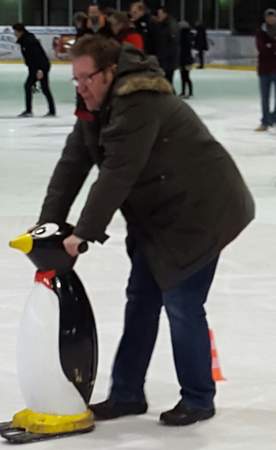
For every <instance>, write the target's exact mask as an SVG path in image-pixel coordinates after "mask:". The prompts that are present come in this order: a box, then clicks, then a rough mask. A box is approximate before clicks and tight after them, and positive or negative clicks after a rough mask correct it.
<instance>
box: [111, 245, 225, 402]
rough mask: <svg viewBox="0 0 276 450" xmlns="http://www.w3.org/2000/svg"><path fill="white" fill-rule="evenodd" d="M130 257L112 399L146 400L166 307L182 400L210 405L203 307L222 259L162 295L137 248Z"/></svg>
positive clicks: (211, 387)
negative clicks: (161, 319)
mask: <svg viewBox="0 0 276 450" xmlns="http://www.w3.org/2000/svg"><path fill="white" fill-rule="evenodd" d="M129 254H130V258H131V262H132V269H131V273H130V277H129V282H128V286H127V291H126V292H127V299H128V301H127V304H126V310H125V324H124V331H123V336H122V338H121V341H120V344H119V348H118V351H117V354H116V357H115V362H114V366H113V371H112V386H111V392H110V397H111V398H112V399H114V400H117V401H122V402H124V401H125V402H130V401H143V400H145V394H144V383H145V376H146V372H147V368H148V365H149V362H150V358H151V355H152V352H153V348H154V344H155V341H156V337H157V333H158V325H159V316H160V312H161V307H162V306H164V307H165V310H166V313H167V316H168V319H169V324H170V332H171V341H172V347H173V355H174V362H175V368H176V372H177V377H178V381H179V384H180V386H181V391H180V393H181V397H182V399H183V401H184V402H185V404H186V405H187V406H190V407H199V408H210V407H212V406H213V398H214V396H215V383H214V381H213V379H212V370H211V351H210V340H209V333H208V324H207V320H206V313H205V310H204V306H203V305H204V303H205V302H206V300H207V295H208V291H209V289H210V286H211V283H212V280H213V277H214V274H215V270H216V266H217V261H218V258H216V259H215V260H213V261H212V262H211V263H210V264H208V265H207V266H205V267H204V268H203V269H201V270H200V271H198V272H197V273H195V274H194V275H192V276H190V277H189V278H187V279H185V280H183V281H182V282H181V283H179V285H178V286H176V287H174V288H172V289H169V290H167V291H164V292H162V291H161V290H160V288H159V286H158V285H157V283H156V282H155V280H154V278H153V276H152V274H151V272H150V270H149V267H148V265H147V262H146V260H145V258H144V256H143V254H142V252H141V249H140V248H139V246H138V245H136V246H134V248H132V250H131V252H129Z"/></svg>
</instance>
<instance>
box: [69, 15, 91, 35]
mask: <svg viewBox="0 0 276 450" xmlns="http://www.w3.org/2000/svg"><path fill="white" fill-rule="evenodd" d="M87 20H88V15H87V14H86V13H85V12H84V11H77V12H76V13H75V14H74V17H73V25H74V26H75V29H76V39H77V40H78V39H79V38H80V37H82V36H84V35H85V34H89V32H90V30H89V29H88V28H87Z"/></svg>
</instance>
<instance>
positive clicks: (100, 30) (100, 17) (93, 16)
mask: <svg viewBox="0 0 276 450" xmlns="http://www.w3.org/2000/svg"><path fill="white" fill-rule="evenodd" d="M87 14H88V19H87V28H88V30H89V33H90V34H101V35H103V36H106V37H111V36H112V32H111V29H110V25H109V23H108V20H107V17H106V15H105V14H103V12H102V10H101V9H100V7H99V6H98V5H97V4H95V5H90V6H89V7H88V10H87Z"/></svg>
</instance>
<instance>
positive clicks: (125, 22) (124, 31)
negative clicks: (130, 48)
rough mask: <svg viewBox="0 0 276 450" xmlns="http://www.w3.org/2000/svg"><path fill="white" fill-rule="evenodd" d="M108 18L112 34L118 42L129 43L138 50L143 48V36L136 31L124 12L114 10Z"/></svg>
mask: <svg viewBox="0 0 276 450" xmlns="http://www.w3.org/2000/svg"><path fill="white" fill-rule="evenodd" d="M108 20H109V22H110V26H111V29H112V32H113V35H114V37H115V39H116V40H117V41H118V42H120V44H123V43H129V44H131V45H134V47H136V48H138V49H139V50H144V40H143V37H142V36H141V34H140V33H138V31H136V29H135V28H134V26H133V24H132V23H131V21H130V19H129V17H128V14H127V13H126V12H123V11H115V12H114V13H113V14H111V16H110V17H109V19H108Z"/></svg>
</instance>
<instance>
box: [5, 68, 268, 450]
mask: <svg viewBox="0 0 276 450" xmlns="http://www.w3.org/2000/svg"><path fill="white" fill-rule="evenodd" d="M25 73H26V70H25V67H24V66H23V65H0V215H1V220H0V249H1V251H0V277H1V283H0V312H1V314H0V360H1V364H0V399H1V400H0V419H2V420H7V419H9V418H10V417H11V416H12V415H13V414H14V413H15V412H16V411H18V410H20V409H22V408H24V406H25V405H24V402H23V399H22V397H21V393H20V390H19V386H18V382H17V377H16V366H15V351H16V333H17V327H18V323H19V319H20V315H21V312H22V308H23V306H24V302H25V299H26V297H27V295H28V293H29V291H30V289H31V286H32V283H33V274H34V267H33V266H32V265H31V264H30V262H29V261H28V260H27V258H26V257H24V255H22V254H20V253H19V252H15V251H13V250H11V249H9V247H8V241H9V240H10V239H11V238H13V237H14V236H16V235H17V234H20V233H21V232H24V231H25V230H26V228H27V227H29V226H30V225H32V224H33V223H35V222H36V219H37V215H38V212H39V209H40V204H41V201H42V199H43V196H44V193H45V189H46V185H47V182H48V180H49V176H50V174H51V172H52V170H53V167H54V165H55V162H56V161H57V158H58V157H59V154H60V152H61V149H62V146H63V143H64V140H65V136H66V135H67V134H68V133H69V132H70V130H71V128H72V124H73V123H74V116H73V110H74V91H73V87H72V86H71V84H70V78H71V68H70V66H69V65H56V66H54V67H53V69H52V72H51V82H52V89H53V93H54V96H55V99H56V102H57V110H58V117H57V118H51V119H49V118H47V119H46V118H42V115H43V114H44V113H46V104H45V101H44V98H43V96H42V95H41V94H36V96H35V102H34V113H35V117H34V118H32V119H18V118H16V117H15V116H16V115H17V114H18V113H20V112H21V111H22V110H23V87H22V84H23V81H24V77H25ZM192 77H193V80H194V83H195V97H194V99H192V100H189V103H190V105H191V106H192V107H193V108H194V109H195V111H197V112H198V114H199V115H200V116H201V118H202V119H203V120H204V122H205V123H206V124H207V126H208V127H209V128H210V130H211V131H212V132H213V133H214V134H215V136H216V137H217V139H218V140H220V141H221V142H222V143H223V144H224V145H225V146H226V148H227V149H228V150H229V151H230V153H231V155H232V157H233V158H234V159H235V161H236V162H237V164H238V166H239V168H240V170H241V171H242V173H243V175H244V177H245V179H246V180H247V182H248V184H249V186H250V188H251V191H252V193H253V194H254V197H255V200H256V205H257V217H256V220H255V221H254V222H253V223H252V224H251V225H250V227H248V228H247V229H246V230H245V232H243V234H242V235H241V236H240V237H239V238H238V239H237V240H236V241H235V242H234V243H233V244H232V245H230V246H229V247H228V248H226V249H225V251H224V252H223V254H222V258H221V261H220V264H219V268H218V272H217V276H216V278H215V282H214V284H213V287H212V290H211V292H210V296H209V301H208V305H207V309H208V317H209V323H210V327H211V328H212V329H213V330H214V331H215V336H216V343H217V346H218V350H219V356H220V362H221V365H222V368H223V372H224V375H225V377H226V378H227V381H226V382H223V383H219V384H218V395H217V397H216V405H217V415H216V417H215V418H214V419H212V420H210V421H206V422H205V423H200V424H196V425H192V426H190V427H180V428H167V427H163V426H161V425H159V424H158V417H159V414H160V412H161V411H164V410H166V409H167V408H170V407H173V406H174V405H175V403H176V402H177V401H178V399H179V394H178V390H179V388H178V385H177V382H176V377H175V372H174V367H173V361H172V352H171V347H170V339H169V333H168V325H167V320H166V317H165V316H164V317H162V321H161V326H160V332H159V337H158V342H157V346H156V349H155V352H154V355H153V359H152V361H151V365H150V369H149V372H148V376H147V384H146V392H147V398H148V401H149V405H150V407H149V411H148V413H147V414H146V415H143V416H140V417H131V418H123V419H118V420H114V421H111V422H106V423H98V424H97V426H96V429H95V431H94V432H93V433H90V434H87V435H82V436H76V437H72V438H66V439H63V440H59V441H52V442H51V441H48V442H44V443H38V444H29V445H25V446H24V448H25V449H26V450H27V449H28V448H30V449H31V448H32V449H34V448H35V446H37V447H38V448H41V449H43V450H44V449H45V450H46V449H62V448H66V450H75V449H76V450H77V449H78V450H79V449H82V450H88V449H89V450H92V449H93V450H103V449H105V450H107V449H111V448H112V449H115V450H122V449H124V450H140V449H141V450H142V449H143V450H163V449H164V450H168V449H171V450H186V449H187V450H203V449H204V450H260V449H263V450H275V446H276V326H275V324H276V131H275V132H273V131H271V132H269V133H260V134H258V133H255V132H254V131H253V130H254V128H255V126H257V125H258V124H259V118H260V108H259V96H258V84H257V77H256V75H255V73H254V72H233V71H224V70H214V69H213V70H212V69H207V70H203V71H200V70H194V71H193V72H192ZM175 84H176V88H177V89H178V90H179V80H178V77H177V76H176V79H175ZM95 176H96V171H93V172H92V173H91V176H89V179H88V181H87V183H86V185H85V187H84V189H83V191H82V193H81V195H80V196H79V198H78V201H77V202H76V204H75V205H74V207H73V209H72V213H71V215H70V220H71V221H72V222H73V223H74V222H75V221H76V219H77V217H78V213H79V211H80V209H81V206H82V205H83V202H84V200H85V196H86V193H87V188H88V187H89V185H90V184H91V181H92V180H93V179H94V178H95ZM109 233H110V234H111V239H109V241H107V243H106V244H105V245H104V246H103V247H102V246H100V245H95V246H92V245H91V246H90V251H89V253H87V254H85V255H83V256H81V257H80V259H79V261H78V263H77V266H76V271H77V272H78V274H79V275H80V277H81V279H82V280H83V282H84V284H85V287H86V289H87V291H88V293H89V296H90V299H91V302H92V305H93V308H94V312H95V315H96V321H97V327H98V333H99V344H100V349H99V350H100V360H99V368H98V376H97V382H96V386H95V390H94V394H93V401H94V402H95V401H99V400H102V399H104V398H105V397H106V393H107V390H108V386H109V375H110V367H111V364H112V360H113V356H114V353H115V350H116V347H117V343H118V340H119V337H120V334H121V330H122V324H123V310H124V304H125V296H124V287H125V284H126V280H127V274H128V270H129V262H128V259H127V256H126V253H125V249H124V236H125V227H124V223H123V220H122V218H121V217H120V215H119V214H117V215H116V216H115V217H114V219H113V222H112V224H111V226H110V227H109ZM141 332H143V330H141ZM30 370H32V368H31V367H30ZM5 445H6V448H7V444H5V443H4V442H3V443H2V441H0V447H1V446H3V448H4V446H5Z"/></svg>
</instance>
